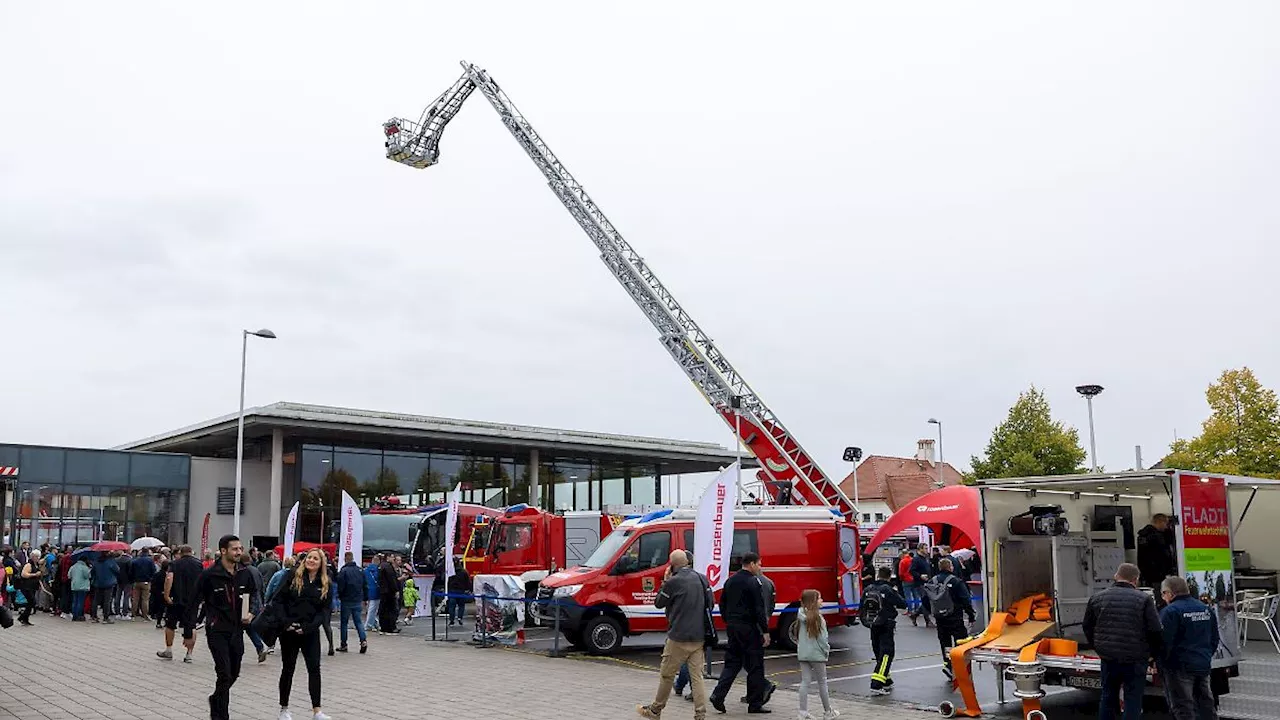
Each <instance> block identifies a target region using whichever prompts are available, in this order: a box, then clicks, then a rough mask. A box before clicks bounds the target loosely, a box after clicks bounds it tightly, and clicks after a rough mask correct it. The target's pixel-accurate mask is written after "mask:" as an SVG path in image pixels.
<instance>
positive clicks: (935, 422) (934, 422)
mask: <svg viewBox="0 0 1280 720" xmlns="http://www.w3.org/2000/svg"><path fill="white" fill-rule="evenodd" d="M929 424H930V425H937V426H938V487H946V486H947V483H946V481H944V480H943V479H942V421H941V420H939V419H938V418H929Z"/></svg>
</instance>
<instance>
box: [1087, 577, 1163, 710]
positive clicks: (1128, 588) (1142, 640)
mask: <svg viewBox="0 0 1280 720" xmlns="http://www.w3.org/2000/svg"><path fill="white" fill-rule="evenodd" d="M1140 574H1141V573H1140V571H1139V570H1138V566H1137V565H1132V564H1130V563H1121V564H1120V567H1118V568H1116V575H1115V584H1113V585H1112V586H1111V587H1109V588H1107V589H1106V590H1103V591H1102V592H1100V593H1096V594H1094V595H1093V596H1092V597H1090V598H1089V605H1088V606H1087V607H1086V608H1085V611H1084V634H1085V637H1086V638H1088V640H1089V644H1090V645H1092V646H1093V649H1094V651H1095V652H1097V653H1098V657H1100V658H1102V699H1101V701H1100V703H1099V707H1098V718H1099V720H1114V718H1115V716H1116V705H1117V704H1118V702H1119V700H1120V696H1121V690H1122V689H1123V696H1124V720H1137V718H1140V717H1142V693H1143V690H1145V689H1146V686H1147V663H1148V660H1149V659H1150V658H1151V657H1152V656H1153V655H1154V654H1155V653H1157V652H1158V651H1159V650H1160V646H1161V643H1162V637H1161V631H1160V616H1159V615H1157V614H1156V602H1155V598H1153V597H1151V596H1150V595H1148V594H1146V593H1144V592H1142V591H1141V590H1139V589H1138V578H1139V576H1140Z"/></svg>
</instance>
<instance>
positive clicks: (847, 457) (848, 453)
mask: <svg viewBox="0 0 1280 720" xmlns="http://www.w3.org/2000/svg"><path fill="white" fill-rule="evenodd" d="M861 459H862V448H860V447H847V448H845V449H844V461H845V462H847V463H853V506H854V507H855V508H857V507H858V461H859V460H861Z"/></svg>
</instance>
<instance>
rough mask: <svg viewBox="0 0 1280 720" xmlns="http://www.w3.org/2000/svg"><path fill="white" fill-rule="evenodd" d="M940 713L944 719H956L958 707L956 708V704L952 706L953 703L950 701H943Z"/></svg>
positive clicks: (939, 707) (939, 709)
mask: <svg viewBox="0 0 1280 720" xmlns="http://www.w3.org/2000/svg"><path fill="white" fill-rule="evenodd" d="M938 712H939V713H940V714H941V715H942V717H944V718H949V717H955V716H956V706H955V705H954V704H952V702H951V701H950V700H943V701H942V704H941V705H939V706H938Z"/></svg>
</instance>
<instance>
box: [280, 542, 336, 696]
mask: <svg viewBox="0 0 1280 720" xmlns="http://www.w3.org/2000/svg"><path fill="white" fill-rule="evenodd" d="M327 564H328V563H327V562H326V558H325V555H324V553H323V552H321V551H320V550H319V549H313V550H311V551H309V552H308V553H307V556H306V559H305V560H303V561H302V563H300V564H299V566H298V567H297V568H295V569H294V570H293V572H292V573H290V575H289V576H287V577H286V578H285V580H284V582H283V583H282V584H281V586H280V589H279V590H278V591H277V592H276V594H275V595H274V596H273V597H272V598H271V604H272V605H273V606H276V607H275V610H274V612H276V613H277V614H278V617H279V624H280V627H281V628H282V631H281V633H280V638H279V641H280V659H281V661H282V666H281V668H280V720H291V718H292V715H290V714H289V691H290V690H291V689H292V688H293V670H294V668H295V667H297V665H298V653H299V652H301V653H302V658H303V660H304V661H305V662H306V665H307V689H308V690H310V691H311V712H312V718H313V719H314V720H329V716H328V715H325V714H324V713H323V712H321V710H320V626H321V625H322V624H323V623H324V619H325V616H326V615H327V614H328V611H329V604H330V602H331V598H332V597H333V586H332V585H331V584H330V583H329V573H328V570H327V568H326V567H325V566H326V565H327Z"/></svg>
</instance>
